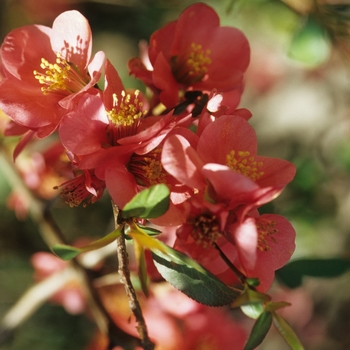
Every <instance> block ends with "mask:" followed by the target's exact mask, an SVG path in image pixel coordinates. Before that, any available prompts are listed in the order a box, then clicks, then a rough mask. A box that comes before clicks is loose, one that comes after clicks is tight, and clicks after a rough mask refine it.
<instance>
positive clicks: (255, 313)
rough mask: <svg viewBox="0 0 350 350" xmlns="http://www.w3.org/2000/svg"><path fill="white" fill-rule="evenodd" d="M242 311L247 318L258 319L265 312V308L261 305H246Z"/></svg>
mask: <svg viewBox="0 0 350 350" xmlns="http://www.w3.org/2000/svg"><path fill="white" fill-rule="evenodd" d="M241 310H242V312H243V313H244V314H245V315H246V316H248V317H250V318H253V319H257V318H258V317H260V316H261V314H262V313H263V312H264V306H263V304H261V303H252V304H244V305H242V306H241Z"/></svg>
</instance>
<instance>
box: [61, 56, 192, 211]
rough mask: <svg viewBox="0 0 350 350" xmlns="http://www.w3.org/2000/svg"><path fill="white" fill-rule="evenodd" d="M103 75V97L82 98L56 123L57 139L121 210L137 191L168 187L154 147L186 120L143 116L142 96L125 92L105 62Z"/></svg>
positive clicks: (169, 180) (168, 181) (146, 106)
mask: <svg viewBox="0 0 350 350" xmlns="http://www.w3.org/2000/svg"><path fill="white" fill-rule="evenodd" d="M105 71H106V84H105V86H106V88H105V91H104V92H103V95H102V96H101V94H94V95H90V94H85V95H84V96H83V97H82V98H81V99H80V100H79V102H78V104H77V105H76V106H75V108H74V109H73V110H72V111H71V112H69V113H68V114H67V115H66V116H65V117H64V118H63V119H62V122H61V125H60V128H59V134H60V139H61V141H62V143H63V145H64V146H65V147H66V148H67V149H68V150H69V151H70V152H71V153H72V154H74V155H75V156H76V158H77V159H78V161H77V166H78V168H80V169H84V170H89V171H93V172H94V174H95V175H96V176H97V177H98V178H99V179H101V180H102V181H106V186H107V188H108V190H109V192H110V194H111V196H112V198H113V200H114V202H115V203H116V204H117V205H118V206H119V207H121V208H122V207H123V206H124V205H125V204H126V203H127V202H128V201H130V200H131V199H132V197H133V196H134V195H135V194H136V193H137V192H138V191H139V190H140V189H141V188H145V187H149V186H151V185H154V184H157V183H167V184H169V185H171V184H172V183H173V182H174V179H173V178H172V177H171V176H169V174H167V173H166V172H165V171H163V169H162V166H161V161H160V156H161V148H160V144H161V143H162V142H163V140H164V139H165V137H166V136H167V135H168V134H169V133H170V132H172V130H173V129H175V128H176V127H178V125H181V124H182V123H184V122H186V121H187V120H189V119H190V115H189V114H188V115H186V116H184V117H181V116H178V117H177V116H174V115H173V114H172V112H170V113H168V114H166V115H163V116H146V113H147V108H148V103H147V101H146V99H145V98H144V97H143V95H142V93H141V92H139V91H137V90H136V91H125V89H124V86H123V84H122V82H121V80H120V78H119V75H118V73H117V71H116V70H115V68H114V67H113V66H112V65H111V64H110V62H109V61H108V60H107V61H106V69H105Z"/></svg>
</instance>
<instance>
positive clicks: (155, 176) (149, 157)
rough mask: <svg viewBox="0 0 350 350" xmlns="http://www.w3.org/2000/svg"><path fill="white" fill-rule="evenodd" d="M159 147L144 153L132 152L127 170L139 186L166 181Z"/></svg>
mask: <svg viewBox="0 0 350 350" xmlns="http://www.w3.org/2000/svg"><path fill="white" fill-rule="evenodd" d="M161 152H162V150H161V148H156V149H154V150H153V151H151V152H149V153H147V154H146V155H138V154H136V153H134V154H133V155H132V156H131V158H130V162H129V164H128V169H129V171H130V172H131V173H132V174H133V175H134V176H135V178H136V182H137V183H138V184H139V185H141V186H152V185H156V184H160V183H166V176H167V173H166V172H165V170H164V169H163V166H162V163H161Z"/></svg>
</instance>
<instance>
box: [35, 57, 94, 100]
mask: <svg viewBox="0 0 350 350" xmlns="http://www.w3.org/2000/svg"><path fill="white" fill-rule="evenodd" d="M40 67H41V68H42V69H43V70H44V73H42V72H39V71H37V70H35V71H34V72H33V73H34V77H35V79H37V80H38V81H39V83H40V84H42V85H45V86H43V87H41V91H42V92H43V94H44V95H47V94H49V93H50V92H54V93H59V94H63V95H70V94H73V93H76V92H78V91H80V90H81V89H82V88H84V87H85V86H86V84H87V83H88V82H89V80H88V79H87V78H86V77H83V76H82V74H81V72H80V71H79V69H78V68H77V67H76V66H75V65H74V64H73V63H71V62H67V61H66V60H65V59H64V58H63V57H61V54H60V53H59V52H58V53H57V54H56V62H55V63H50V62H48V61H47V60H46V59H44V58H42V59H41V64H40Z"/></svg>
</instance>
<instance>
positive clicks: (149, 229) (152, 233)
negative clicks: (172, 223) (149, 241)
mask: <svg viewBox="0 0 350 350" xmlns="http://www.w3.org/2000/svg"><path fill="white" fill-rule="evenodd" d="M138 226H139V227H140V228H141V229H142V230H143V231H144V232H145V233H146V234H147V235H148V236H152V237H153V236H158V235H159V234H160V233H162V231H159V230H157V229H155V228H153V227H148V226H144V225H140V224H138Z"/></svg>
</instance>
